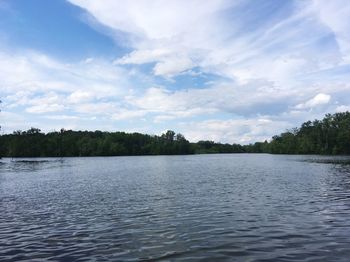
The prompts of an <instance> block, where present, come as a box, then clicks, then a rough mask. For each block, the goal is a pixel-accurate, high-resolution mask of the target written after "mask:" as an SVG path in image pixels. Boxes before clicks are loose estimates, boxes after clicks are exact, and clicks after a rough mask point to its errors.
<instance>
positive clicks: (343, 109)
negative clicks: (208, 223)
mask: <svg viewBox="0 0 350 262" xmlns="http://www.w3.org/2000/svg"><path fill="white" fill-rule="evenodd" d="M335 111H336V112H338V113H339V112H346V111H349V112H350V105H340V106H337V107H336V109H335Z"/></svg>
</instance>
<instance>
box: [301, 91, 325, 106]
mask: <svg viewBox="0 0 350 262" xmlns="http://www.w3.org/2000/svg"><path fill="white" fill-rule="evenodd" d="M330 100H331V96H330V95H327V94H322V93H321V94H317V95H316V96H315V97H313V98H311V99H310V100H308V101H306V102H305V103H302V104H298V105H297V106H296V108H297V109H305V108H313V107H316V106H320V105H325V104H328V103H329V101H330Z"/></svg>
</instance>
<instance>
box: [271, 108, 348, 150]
mask: <svg viewBox="0 0 350 262" xmlns="http://www.w3.org/2000/svg"><path fill="white" fill-rule="evenodd" d="M264 152H269V153H273V154H327V155H338V154H343V155H348V154H350V113H349V112H344V113H336V114H333V115H331V114H327V115H326V116H325V118H323V120H321V121H320V120H314V121H313V122H311V121H308V122H305V123H303V124H302V125H301V127H300V128H299V129H294V130H292V131H288V132H285V133H282V134H280V135H279V136H274V137H273V138H272V141H271V142H270V143H269V144H268V146H267V147H266V148H265V150H264Z"/></svg>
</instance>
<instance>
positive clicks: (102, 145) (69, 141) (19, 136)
mask: <svg viewBox="0 0 350 262" xmlns="http://www.w3.org/2000/svg"><path fill="white" fill-rule="evenodd" d="M0 144H1V145H2V146H1V152H0V154H1V155H2V156H7V157H60V156H121V155H165V154H166V155H174V154H191V153H193V151H192V148H191V145H190V143H189V142H188V141H187V140H186V139H185V137H184V136H183V135H181V134H175V132H173V131H167V132H166V134H163V135H162V136H160V137H159V136H150V135H143V134H139V133H132V134H128V133H124V132H114V133H110V132H101V131H95V132H89V131H72V130H63V129H62V130H61V131H60V132H51V133H47V134H44V133H41V132H40V130H39V129H36V128H31V129H30V130H28V131H15V132H13V134H8V135H2V136H0Z"/></svg>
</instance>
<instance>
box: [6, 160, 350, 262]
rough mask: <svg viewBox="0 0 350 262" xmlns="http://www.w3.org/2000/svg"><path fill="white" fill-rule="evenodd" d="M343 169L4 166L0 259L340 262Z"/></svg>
mask: <svg viewBox="0 0 350 262" xmlns="http://www.w3.org/2000/svg"><path fill="white" fill-rule="evenodd" d="M349 160H350V158H349V157H330V156H322V157H321V156H289V155H268V154H218V155H189V156H138V157H136V156H135V157H93V158H63V159H52V158H45V159H44V158H40V159H16V161H11V159H2V160H0V162H1V163H0V261H19V260H28V261H42V260H54V261H87V260H96V261H148V260H150V261H233V260H234V261H267V260H274V261H276V260H277V261H305V260H306V259H309V261H313V260H315V261H330V260H331V261H348V260H349V257H350V165H348V164H346V162H347V161H349ZM347 163H348V162H347Z"/></svg>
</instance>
